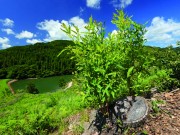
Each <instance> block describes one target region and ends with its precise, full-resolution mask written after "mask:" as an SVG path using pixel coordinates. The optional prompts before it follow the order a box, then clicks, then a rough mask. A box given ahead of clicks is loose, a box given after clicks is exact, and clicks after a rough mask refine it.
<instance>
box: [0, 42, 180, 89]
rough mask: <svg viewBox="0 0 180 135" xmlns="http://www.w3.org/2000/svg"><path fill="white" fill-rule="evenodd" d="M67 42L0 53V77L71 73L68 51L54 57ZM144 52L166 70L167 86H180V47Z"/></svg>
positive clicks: (50, 43) (19, 77) (149, 48)
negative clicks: (168, 76)
mask: <svg viewBox="0 0 180 135" xmlns="http://www.w3.org/2000/svg"><path fill="white" fill-rule="evenodd" d="M70 44H73V42H71V41H67V40H56V41H52V42H49V43H36V44H35V45H26V46H16V47H12V48H8V49H5V50H0V78H3V79H4V78H10V79H25V78H34V77H48V76H55V75H67V74H72V72H73V71H75V62H74V61H73V60H71V59H70V55H72V54H69V53H68V52H64V53H62V54H61V55H60V56H59V57H57V55H58V54H59V52H60V51H61V50H63V49H64V48H65V47H67V46H68V45H70ZM144 49H145V50H146V51H147V53H150V54H151V55H154V56H155V60H154V64H153V65H152V66H157V67H159V68H160V69H167V70H169V71H170V76H171V78H172V79H174V80H173V81H171V82H169V85H170V87H173V86H180V81H179V80H180V47H176V48H173V47H166V48H159V47H150V46H145V48H144Z"/></svg>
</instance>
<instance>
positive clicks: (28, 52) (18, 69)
mask: <svg viewBox="0 0 180 135" xmlns="http://www.w3.org/2000/svg"><path fill="white" fill-rule="evenodd" d="M70 44H71V45H72V44H73V43H72V42H71V41H66V40H59V41H58V40H57V41H52V42H49V43H36V44H35V45H27V46H16V47H12V48H8V49H5V50H0V78H16V79H24V78H32V77H47V76H53V75H62V74H71V73H72V71H74V62H73V61H72V60H70V59H69V57H70V54H67V53H64V54H63V55H62V56H60V57H57V55H58V53H59V51H61V50H62V49H64V48H65V47H66V46H68V45H70Z"/></svg>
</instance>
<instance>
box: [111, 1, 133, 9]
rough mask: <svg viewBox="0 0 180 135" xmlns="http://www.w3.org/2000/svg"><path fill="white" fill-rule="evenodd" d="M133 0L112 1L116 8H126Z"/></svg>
mask: <svg viewBox="0 0 180 135" xmlns="http://www.w3.org/2000/svg"><path fill="white" fill-rule="evenodd" d="M132 2H133V0H112V1H111V3H112V4H113V6H114V7H115V8H126V7H127V6H129V5H130V4H131V3H132Z"/></svg>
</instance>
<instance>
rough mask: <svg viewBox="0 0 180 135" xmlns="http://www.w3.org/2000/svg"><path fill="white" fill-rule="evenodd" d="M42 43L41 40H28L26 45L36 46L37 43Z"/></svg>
mask: <svg viewBox="0 0 180 135" xmlns="http://www.w3.org/2000/svg"><path fill="white" fill-rule="evenodd" d="M40 42H43V41H42V40H40V39H27V40H26V43H28V44H35V43H40Z"/></svg>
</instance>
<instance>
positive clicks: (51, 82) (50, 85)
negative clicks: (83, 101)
mask: <svg viewBox="0 0 180 135" xmlns="http://www.w3.org/2000/svg"><path fill="white" fill-rule="evenodd" d="M72 77H73V76H72V75H64V76H54V77H47V78H39V79H26V80H19V81H17V82H14V83H12V84H11V86H12V88H13V89H14V90H15V91H17V90H26V87H27V85H28V84H29V83H33V84H35V86H36V88H37V89H38V90H39V92H40V93H46V92H54V91H56V90H59V89H60V88H61V87H59V82H60V80H61V79H63V80H64V81H65V82H66V83H67V82H69V81H71V79H72Z"/></svg>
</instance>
